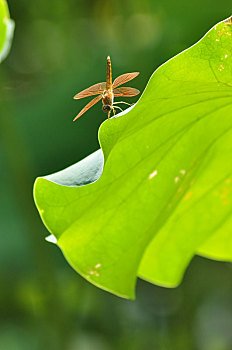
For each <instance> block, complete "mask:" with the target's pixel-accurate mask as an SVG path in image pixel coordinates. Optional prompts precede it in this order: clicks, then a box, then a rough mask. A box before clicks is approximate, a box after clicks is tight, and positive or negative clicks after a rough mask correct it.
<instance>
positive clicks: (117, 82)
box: [113, 72, 139, 88]
mask: <svg viewBox="0 0 232 350" xmlns="http://www.w3.org/2000/svg"><path fill="white" fill-rule="evenodd" d="M138 75H139V72H134V73H126V74H122V75H120V76H119V77H117V78H116V79H115V80H114V82H113V88H116V87H117V86H120V85H122V84H125V83H127V82H128V81H130V80H132V79H134V78H136V77H137V76H138Z"/></svg>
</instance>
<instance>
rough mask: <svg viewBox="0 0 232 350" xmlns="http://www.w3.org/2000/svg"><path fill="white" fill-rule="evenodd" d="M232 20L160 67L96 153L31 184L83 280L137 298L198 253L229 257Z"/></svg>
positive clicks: (109, 127) (171, 278)
mask: <svg viewBox="0 0 232 350" xmlns="http://www.w3.org/2000/svg"><path fill="white" fill-rule="evenodd" d="M231 140H232V20H231V19H227V20H225V21H223V22H220V23H219V24H217V25H216V26H214V27H213V28H212V29H211V30H210V31H209V32H208V33H207V34H206V35H205V36H204V37H203V38H202V39H201V40H200V41H199V42H198V43H196V44H195V45H194V46H192V47H190V48H189V49H188V50H185V51H183V52H182V53H180V54H179V55H177V56H176V57H174V58H172V59H171V60H169V61H168V62H166V63H165V64H163V65H162V66H161V67H159V68H158V69H157V70H156V71H155V72H154V74H153V75H152V77H151V79H150V80H149V82H148V85H147V87H146V89H145V91H144V93H143V95H142V97H141V98H140V99H139V101H138V102H137V104H136V105H134V106H133V107H131V108H129V109H127V110H126V111H125V112H124V113H121V114H119V115H118V117H116V118H111V119H109V120H106V121H105V122H104V123H103V124H102V125H101V127H100V130H99V142H100V145H101V149H100V150H99V151H97V152H95V153H93V154H92V155H90V156H89V157H87V158H86V159H84V160H82V161H80V162H79V163H77V164H75V165H73V166H71V167H69V168H67V169H65V170H63V171H61V172H59V173H56V174H53V175H50V176H45V177H40V178H38V179H37V180H36V182H35V187H34V196H35V201H36V205H37V208H38V210H39V213H40V215H41V218H42V220H43V222H44V224H45V225H46V227H47V228H48V230H49V231H50V232H51V234H52V236H51V237H50V240H52V241H53V242H55V243H56V244H57V245H58V246H59V247H60V248H61V250H62V252H63V253H64V255H65V257H66V259H67V260H68V262H69V263H70V264H71V265H72V267H73V268H74V269H75V270H76V271H77V272H78V273H79V274H81V275H82V276H83V277H85V278H86V279H87V280H89V281H90V282H92V283H93V284H95V285H96V286H99V287H100V288H103V289H105V290H108V291H110V292H112V293H114V294H117V295H119V296H123V297H127V298H132V299H133V298H134V290H135V284H136V279H137V277H141V278H143V279H145V280H148V281H150V282H152V283H155V284H158V285H162V286H167V287H175V286H177V285H178V284H179V283H180V282H181V279H182V278H183V274H184V271H185V269H186V267H187V266H188V264H189V262H190V261H191V259H192V258H193V256H194V255H195V254H200V255H203V256H206V257H210V258H212V259H218V260H226V261H232V235H231V231H232V215H231V214H232V161H231V160H232V141H231Z"/></svg>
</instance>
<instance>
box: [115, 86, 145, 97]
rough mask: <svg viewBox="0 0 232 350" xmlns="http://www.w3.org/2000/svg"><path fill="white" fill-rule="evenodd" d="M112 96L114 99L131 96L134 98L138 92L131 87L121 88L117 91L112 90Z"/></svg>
mask: <svg viewBox="0 0 232 350" xmlns="http://www.w3.org/2000/svg"><path fill="white" fill-rule="evenodd" d="M113 94H114V97H119V96H125V97H131V96H136V95H138V94H140V91H139V90H138V89H134V88H131V87H121V88H118V89H114V90H113Z"/></svg>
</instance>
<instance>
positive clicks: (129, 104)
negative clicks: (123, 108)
mask: <svg viewBox="0 0 232 350" xmlns="http://www.w3.org/2000/svg"><path fill="white" fill-rule="evenodd" d="M118 103H124V104H125V105H128V106H133V105H134V103H127V102H124V101H120V102H114V105H116V104H118Z"/></svg>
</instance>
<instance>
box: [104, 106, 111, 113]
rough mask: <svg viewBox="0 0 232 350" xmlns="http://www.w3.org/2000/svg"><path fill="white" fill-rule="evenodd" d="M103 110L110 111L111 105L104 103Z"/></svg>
mask: <svg viewBox="0 0 232 350" xmlns="http://www.w3.org/2000/svg"><path fill="white" fill-rule="evenodd" d="M102 110H103V111H104V112H105V113H108V112H110V111H111V106H110V105H103V106H102Z"/></svg>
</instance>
